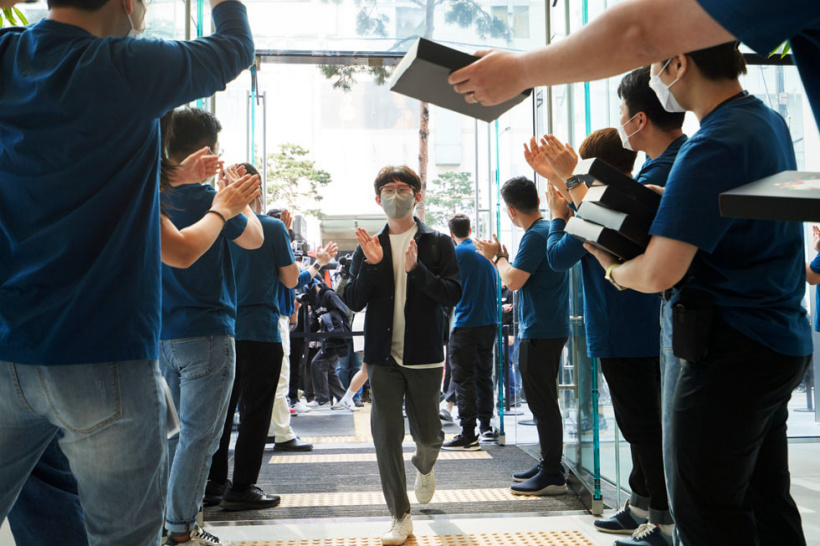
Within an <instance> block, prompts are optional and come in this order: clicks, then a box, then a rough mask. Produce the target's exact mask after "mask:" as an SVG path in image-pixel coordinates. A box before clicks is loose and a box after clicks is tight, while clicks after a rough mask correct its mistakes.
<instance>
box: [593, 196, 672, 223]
mask: <svg viewBox="0 0 820 546" xmlns="http://www.w3.org/2000/svg"><path fill="white" fill-rule="evenodd" d="M649 191H652V190H649ZM653 193H654V192H653ZM584 203H596V204H598V205H600V206H603V207H606V208H608V209H612V210H616V211H618V212H623V213H624V214H628V215H629V216H631V217H632V218H633V219H634V220H635V221H636V222H638V223H639V224H643V225H646V226H651V225H652V221H653V220H654V219H655V213H657V212H658V208H657V206H655V207H652V206H649V205H646V204H645V203H642V202H640V201H636V200H634V199H632V198H630V197H629V196H628V195H627V194H625V193H623V192H621V191H619V190H618V188H616V187H614V186H592V187H591V188H589V189H588V190H587V194H586V195H585V196H584V200H583V201H582V202H581V205H580V206H581V207H582V206H583V205H584Z"/></svg>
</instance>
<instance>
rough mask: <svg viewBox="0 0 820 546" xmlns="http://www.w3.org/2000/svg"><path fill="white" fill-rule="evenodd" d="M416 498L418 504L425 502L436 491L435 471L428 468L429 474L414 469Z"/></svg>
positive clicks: (428, 500) (430, 498) (429, 499)
mask: <svg viewBox="0 0 820 546" xmlns="http://www.w3.org/2000/svg"><path fill="white" fill-rule="evenodd" d="M415 489H416V500H417V501H419V504H427V503H428V502H430V501H431V500H432V499H433V495H434V494H435V492H436V471H435V469H432V470H430V473H429V474H422V473H421V472H419V471H418V470H416V488H415Z"/></svg>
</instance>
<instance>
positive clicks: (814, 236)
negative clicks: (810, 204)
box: [811, 226, 820, 251]
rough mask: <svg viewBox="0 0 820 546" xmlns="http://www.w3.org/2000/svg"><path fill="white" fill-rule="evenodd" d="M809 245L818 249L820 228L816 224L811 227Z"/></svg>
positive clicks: (819, 248)
mask: <svg viewBox="0 0 820 546" xmlns="http://www.w3.org/2000/svg"><path fill="white" fill-rule="evenodd" d="M811 247H812V248H813V249H814V250H815V251H820V228H818V227H817V226H812V227H811Z"/></svg>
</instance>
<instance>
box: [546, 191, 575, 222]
mask: <svg viewBox="0 0 820 546" xmlns="http://www.w3.org/2000/svg"><path fill="white" fill-rule="evenodd" d="M546 196H547V206H548V207H549V209H550V214H551V215H552V218H553V219H555V218H561V219H562V220H564V221H566V220H569V218H570V216H572V211H571V210H570V208H569V205H568V204H567V200H566V199H564V197H563V196H562V195H561V193H560V192H559V191H558V189H557V188H556V187H555V186H554V185H553V183H552V182H550V183H549V184H547V193H546Z"/></svg>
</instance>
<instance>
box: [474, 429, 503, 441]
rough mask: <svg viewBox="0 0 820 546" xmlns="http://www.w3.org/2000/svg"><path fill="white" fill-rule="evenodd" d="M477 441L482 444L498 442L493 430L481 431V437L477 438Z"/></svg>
mask: <svg viewBox="0 0 820 546" xmlns="http://www.w3.org/2000/svg"><path fill="white" fill-rule="evenodd" d="M478 441H479V442H481V443H482V444H483V443H484V442H496V441H498V438H497V437H496V434H495V431H494V430H493V429H490V430H483V431H481V435H480V436H479V437H478Z"/></svg>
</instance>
